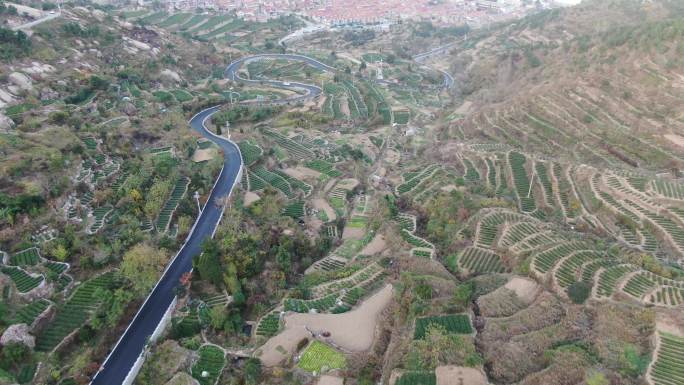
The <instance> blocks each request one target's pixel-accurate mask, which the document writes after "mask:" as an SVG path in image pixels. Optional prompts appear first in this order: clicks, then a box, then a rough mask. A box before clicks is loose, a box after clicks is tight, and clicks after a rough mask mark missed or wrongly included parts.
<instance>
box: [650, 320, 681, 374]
mask: <svg viewBox="0 0 684 385" xmlns="http://www.w3.org/2000/svg"><path fill="white" fill-rule="evenodd" d="M658 336H659V339H660V348H659V349H658V356H657V357H656V359H655V362H654V363H653V366H652V367H651V370H650V376H651V379H652V380H653V382H654V383H655V384H656V385H678V384H682V383H684V338H682V337H679V336H675V335H673V334H669V333H664V332H658Z"/></svg>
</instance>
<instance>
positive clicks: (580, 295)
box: [568, 281, 591, 304]
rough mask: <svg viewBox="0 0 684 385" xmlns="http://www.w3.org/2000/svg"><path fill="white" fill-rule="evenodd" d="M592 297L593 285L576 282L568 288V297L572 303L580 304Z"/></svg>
mask: <svg viewBox="0 0 684 385" xmlns="http://www.w3.org/2000/svg"><path fill="white" fill-rule="evenodd" d="M590 295H591V285H590V284H589V283H586V282H582V281H580V282H575V283H573V284H572V285H570V287H568V297H570V299H571V300H572V302H574V303H577V304H580V303H584V301H586V300H587V298H589V296H590Z"/></svg>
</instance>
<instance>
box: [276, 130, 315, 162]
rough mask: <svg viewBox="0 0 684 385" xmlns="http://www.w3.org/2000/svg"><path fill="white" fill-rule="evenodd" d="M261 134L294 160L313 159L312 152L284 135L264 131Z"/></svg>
mask: <svg viewBox="0 0 684 385" xmlns="http://www.w3.org/2000/svg"><path fill="white" fill-rule="evenodd" d="M263 133H264V135H265V136H266V137H269V138H270V139H271V140H273V141H274V142H276V143H277V144H278V145H280V146H281V147H283V148H284V149H285V150H286V151H287V153H288V154H290V156H292V157H293V158H295V159H308V158H313V156H314V154H313V152H312V151H311V150H310V149H308V148H306V147H305V146H304V145H302V144H300V143H297V142H295V141H294V140H291V139H290V138H288V137H286V136H285V135H283V134H281V133H278V132H275V131H273V130H269V129H264V130H263Z"/></svg>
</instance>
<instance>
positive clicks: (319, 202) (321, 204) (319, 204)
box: [311, 198, 337, 221]
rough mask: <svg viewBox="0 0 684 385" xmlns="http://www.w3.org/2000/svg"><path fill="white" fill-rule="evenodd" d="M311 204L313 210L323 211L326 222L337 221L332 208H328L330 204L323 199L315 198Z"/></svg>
mask: <svg viewBox="0 0 684 385" xmlns="http://www.w3.org/2000/svg"><path fill="white" fill-rule="evenodd" d="M311 203H312V204H313V207H314V208H315V209H317V210H322V211H325V215H327V216H328V221H334V220H335V219H337V215H336V214H335V210H333V208H332V207H330V204H329V203H328V202H327V201H326V200H325V199H321V198H317V199H314V200H313V201H312V202H311Z"/></svg>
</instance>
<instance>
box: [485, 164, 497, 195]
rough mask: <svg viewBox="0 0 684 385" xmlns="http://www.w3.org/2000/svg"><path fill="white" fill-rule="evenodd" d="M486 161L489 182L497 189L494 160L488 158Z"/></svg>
mask: <svg viewBox="0 0 684 385" xmlns="http://www.w3.org/2000/svg"><path fill="white" fill-rule="evenodd" d="M485 163H487V183H489V185H490V186H491V187H492V188H494V189H496V186H497V185H496V166H495V165H494V161H492V160H491V159H489V158H486V159H485Z"/></svg>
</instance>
